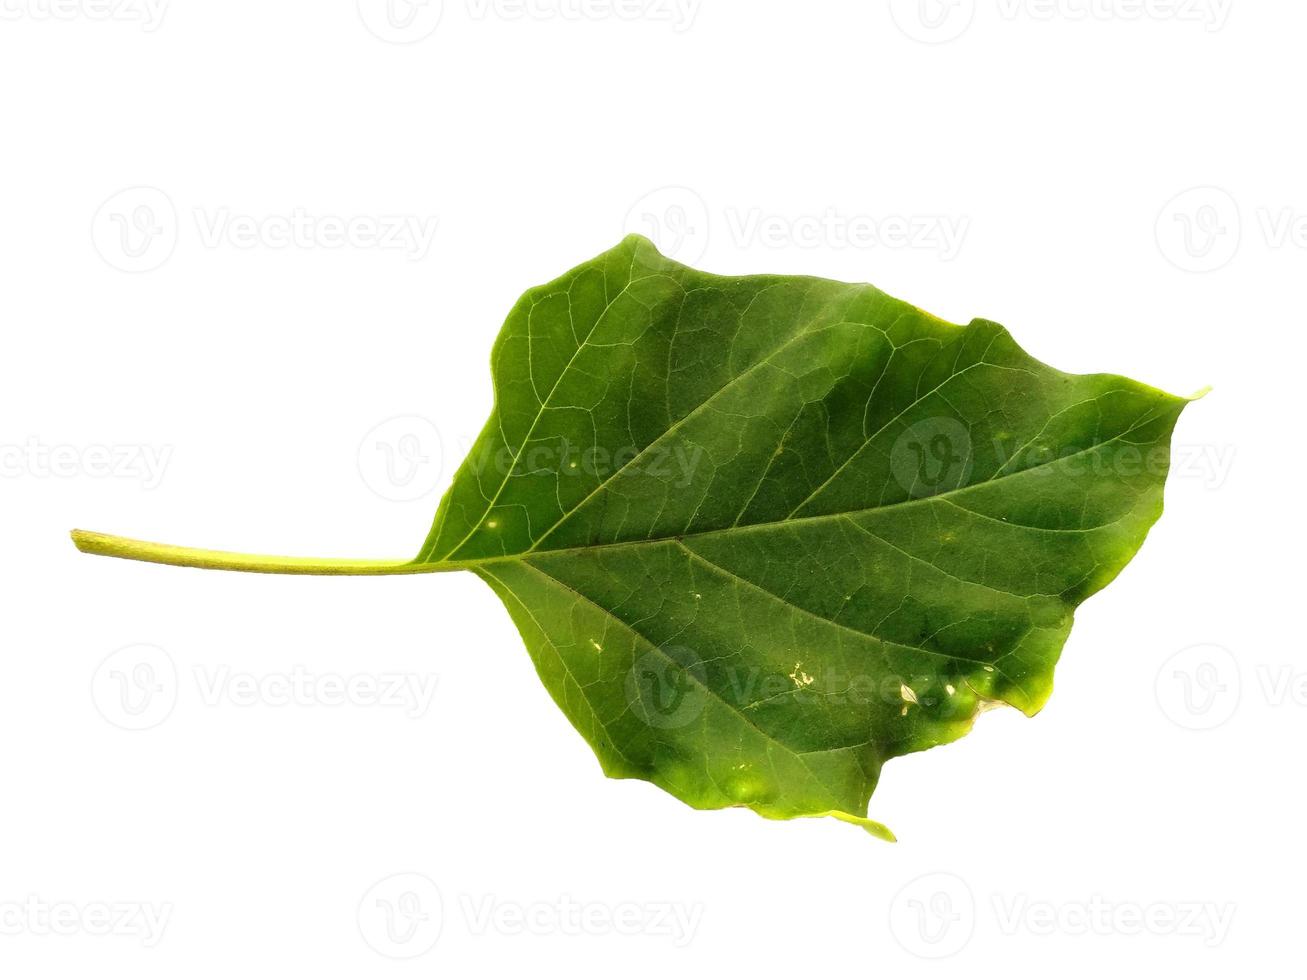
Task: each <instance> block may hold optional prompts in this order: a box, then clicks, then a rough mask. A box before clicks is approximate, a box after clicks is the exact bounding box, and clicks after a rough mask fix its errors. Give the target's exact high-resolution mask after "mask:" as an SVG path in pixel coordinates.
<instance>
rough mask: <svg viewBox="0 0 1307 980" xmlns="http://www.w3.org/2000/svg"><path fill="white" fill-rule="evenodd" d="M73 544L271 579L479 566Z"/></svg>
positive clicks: (89, 541)
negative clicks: (264, 575)
mask: <svg viewBox="0 0 1307 980" xmlns="http://www.w3.org/2000/svg"><path fill="white" fill-rule="evenodd" d="M72 536H73V544H75V545H77V549H78V550H79V551H84V552H86V553H87V554H88V555H106V556H108V557H110V558H128V559H130V560H132V561H148V562H154V563H155V564H159V565H180V566H183V567H185V568H215V569H222V570H225V571H232V572H262V573H265V574H272V575H421V574H425V573H429V572H453V571H459V570H461V569H466V568H470V567H472V566H473V565H475V564H477V563H476V562H414V561H396V560H385V559H378V560H375V561H374V560H369V559H365V558H288V557H284V556H281V555H246V554H241V553H239V552H235V551H209V550H206V549H204V548H181V547H178V546H177V545H174V544H156V543H154V542H153V541H137V540H135V539H133V538H120V537H118V536H117V535H113V534H100V533H99V532H98V531H73V532H72Z"/></svg>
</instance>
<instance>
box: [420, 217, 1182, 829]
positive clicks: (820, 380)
mask: <svg viewBox="0 0 1307 980" xmlns="http://www.w3.org/2000/svg"><path fill="white" fill-rule="evenodd" d="M492 366H493V375H494V383H495V392H496V406H495V410H494V412H493V414H492V415H491V418H490V420H489V422H488V423H487V425H486V427H485V430H484V431H483V433H482V435H481V437H480V439H479V441H478V442H477V444H476V446H475V447H474V449H473V451H472V452H471V454H470V456H469V458H468V460H467V461H466V462H465V463H464V465H463V466H462V468H461V469H460V470H459V472H458V474H457V476H456V478H455V480H454V483H453V486H452V487H451V489H450V490H449V492H448V494H447V495H446V497H445V499H444V500H443V501H442V503H441V506H440V509H439V511H438V513H437V515H436V520H435V524H434V526H433V528H432V531H431V534H430V536H429V538H428V540H427V542H426V543H425V545H424V546H423V549H422V552H421V554H420V555H419V556H418V558H417V559H416V560H415V563H416V564H417V565H424V566H425V565H447V564H449V563H458V564H461V565H465V566H467V567H471V568H472V569H473V570H474V571H475V572H476V573H477V574H478V575H480V576H481V577H482V578H483V579H484V580H485V581H486V582H487V583H489V584H490V586H491V587H492V588H493V589H494V590H495V592H496V593H498V595H499V596H500V598H501V599H502V600H503V602H504V604H505V605H506V606H507V608H508V610H509V612H510V614H511V615H512V617H513V620H514V622H515V623H516V624H517V627H518V629H519V630H520V632H521V634H522V636H523V638H524V640H525V641H526V645H527V648H528V650H529V651H530V654H531V657H532V659H533V660H534V662H535V665H536V669H537V670H538V671H539V674H540V677H541V678H542V680H543V681H544V683H545V685H546V687H547V688H548V689H549V692H550V694H551V695H552V696H553V698H554V700H555V701H556V702H557V703H558V705H559V706H560V707H561V708H562V710H563V711H564V712H565V714H566V715H567V717H568V718H569V719H570V721H571V722H572V724H573V725H575V726H576V728H577V730H578V731H579V732H580V733H581V734H582V735H583V736H584V737H585V739H586V740H587V741H588V742H589V743H590V745H591V746H592V747H593V749H594V751H595V753H596V754H597V756H598V757H599V761H600V763H601V765H602V766H603V769H604V771H605V772H607V773H608V774H609V775H611V776H616V777H634V778H640V779H647V780H650V781H652V782H654V783H656V784H657V785H659V786H661V787H663V788H664V789H666V790H667V791H668V792H670V793H672V794H674V795H675V796H677V797H679V798H680V799H682V800H684V801H685V802H687V803H689V804H690V805H692V806H695V807H701V808H716V807H724V806H735V805H743V806H748V807H750V808H752V809H753V810H755V811H757V812H758V813H760V814H762V815H764V816H767V817H775V818H788V817H797V816H809V815H820V814H832V815H835V816H839V817H841V818H843V819H849V820H852V821H853V822H856V823H860V824H862V825H863V826H865V827H867V829H869V830H871V831H872V832H873V833H878V834H881V835H888V831H886V830H885V829H884V828H883V827H882V826H881V825H880V824H877V823H874V822H873V821H870V820H866V819H865V818H864V814H866V812H867V803H868V799H869V798H870V796H871V793H872V791H873V790H874V789H875V786H876V783H877V780H878V778H879V776H880V772H881V767H882V766H883V764H884V763H885V762H886V761H887V760H888V759H891V758H894V757H895V756H899V755H903V754H905V753H909V752H914V751H918V750H920V749H925V748H929V747H931V746H934V745H939V744H942V743H945V742H949V741H952V740H953V739H956V738H958V737H960V736H961V735H963V734H965V733H966V732H967V731H968V730H969V728H970V727H971V724H972V721H973V719H974V717H975V715H976V713H977V712H978V711H979V710H980V709H982V708H983V707H986V706H988V705H989V704H991V703H994V702H1005V703H1007V704H1010V705H1013V706H1015V707H1017V708H1019V709H1021V710H1022V711H1024V712H1026V713H1027V714H1033V713H1034V712H1036V711H1038V710H1039V709H1040V707H1042V706H1043V704H1044V702H1045V701H1046V700H1047V698H1048V696H1049V694H1050V691H1051V689H1052V677H1053V668H1054V665H1055V663H1056V661H1057V658H1058V655H1059V653H1060V651H1061V649H1062V645H1063V643H1064V642H1065V640H1066V638H1067V634H1068V632H1069V631H1070V628H1071V621H1072V613H1073V611H1074V609H1075V607H1076V606H1077V605H1078V604H1079V603H1080V602H1082V601H1083V600H1084V599H1085V598H1086V597H1087V596H1089V595H1091V594H1093V593H1094V592H1096V591H1097V590H1099V589H1101V588H1102V587H1103V586H1105V585H1106V584H1107V583H1108V582H1110V581H1111V580H1112V578H1113V577H1114V576H1115V575H1116V574H1117V573H1118V572H1119V571H1120V570H1121V569H1122V568H1123V567H1124V566H1125V564H1126V563H1127V562H1128V561H1129V560H1130V559H1131V557H1133V555H1134V553H1135V551H1136V550H1137V549H1138V548H1139V546H1140V544H1141V543H1142V542H1143V539H1144V536H1145V534H1146V533H1147V531H1148V528H1149V527H1150V526H1151V525H1152V524H1153V522H1154V521H1155V520H1156V519H1157V517H1158V516H1159V515H1160V513H1161V510H1162V489H1163V484H1164V482H1165V477H1166V470H1167V464H1168V448H1169V443H1170V436H1171V431H1172V427H1173V426H1174V424H1175V421H1176V419H1177V417H1178V416H1179V414H1180V411H1181V410H1182V408H1183V407H1184V405H1185V404H1186V401H1185V400H1184V399H1180V398H1175V397H1172V396H1170V395H1167V394H1164V393H1162V392H1160V391H1157V390H1154V389H1152V388H1149V387H1146V386H1144V385H1141V384H1138V383H1136V382H1133V381H1130V380H1127V379H1125V378H1121V377H1115V376H1111V375H1086V376H1078V375H1068V374H1063V373H1061V372H1058V371H1055V370H1053V369H1051V368H1049V367H1047V366H1046V365H1044V364H1041V363H1039V362H1038V361H1036V360H1034V359H1033V358H1031V357H1030V356H1028V355H1027V354H1026V353H1025V352H1024V351H1022V350H1021V348H1019V347H1018V346H1017V344H1016V343H1015V341H1013V339H1012V338H1011V336H1010V335H1009V334H1008V333H1007V331H1005V330H1004V329H1003V328H1002V327H1000V326H999V325H998V324H996V323H991V322H988V321H984V320H976V321H973V322H972V323H970V324H969V325H967V326H956V325H953V324H949V323H945V322H943V321H941V320H938V319H936V318H935V317H932V316H930V315H929V314H926V313H924V312H922V311H921V310H919V309H917V308H915V307H913V306H910V305H908V304H906V303H903V302H900V301H898V300H895V299H892V298H891V297H889V296H886V295H885V294H884V293H881V292H880V291H878V290H876V289H874V288H872V287H871V286H865V285H847V284H843V283H836V282H828V281H823V280H817V279H810V278H799V277H782V276H751V277H741V278H724V277H719V276H713V275H708V274H706V273H702V272H698V271H695V270H693V269H690V268H687V267H685V266H682V265H679V264H677V263H675V262H673V261H671V260H669V259H667V258H664V257H663V256H661V255H660V254H658V252H657V251H656V250H655V249H654V247H653V246H652V244H651V243H649V242H648V241H646V240H644V239H642V238H638V237H632V238H628V239H627V240H626V241H624V242H623V243H622V244H621V245H619V246H618V247H617V248H616V249H614V250H613V251H611V252H608V253H606V254H605V255H602V256H600V257H599V258H597V259H595V260H594V261H592V262H588V263H586V264H585V265H582V266H580V267H579V268H577V269H574V270H573V271H571V272H570V273H568V274H567V275H565V276H563V277H562V278H561V279H559V280H557V281H555V282H552V283H549V284H548V285H545V286H541V287H539V288H537V289H533V290H531V291H530V292H528V293H527V294H526V295H525V296H524V297H523V298H522V300H521V301H520V302H519V303H518V304H517V306H516V307H515V308H514V309H513V311H512V313H511V314H510V316H509V318H508V321H507V323H506V324H505V326H504V329H503V331H502V333H501V335H500V337H499V339H498V341H497V343H496V345H495V348H494V353H493V365H492Z"/></svg>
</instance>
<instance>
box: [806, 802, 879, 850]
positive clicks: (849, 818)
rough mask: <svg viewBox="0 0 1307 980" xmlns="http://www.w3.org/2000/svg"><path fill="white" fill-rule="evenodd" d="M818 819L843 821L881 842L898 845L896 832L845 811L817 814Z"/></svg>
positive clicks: (828, 811)
mask: <svg viewBox="0 0 1307 980" xmlns="http://www.w3.org/2000/svg"><path fill="white" fill-rule="evenodd" d="M813 816H817V817H834V818H835V819H836V820H843V821H844V822H845V823H851V824H853V825H854V826H855V827H861V828H862V829H863V830H865V831H866V832H867V833H869V834H871V836H872V837H875V838H878V839H879V840H883V841H888V842H889V843H891V844H897V843H898V840H899V839H898V838H897V837H895V836H894V831H892V830H890V829H889V828H888V827H886V826H885V825H884V824H883V823H878V822H877V821H875V820H869V819H868V818H866V817H859V816H858V815H857V814H854V813H846V812H845V811H844V810H827V811H826V812H825V813H816V814H813Z"/></svg>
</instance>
